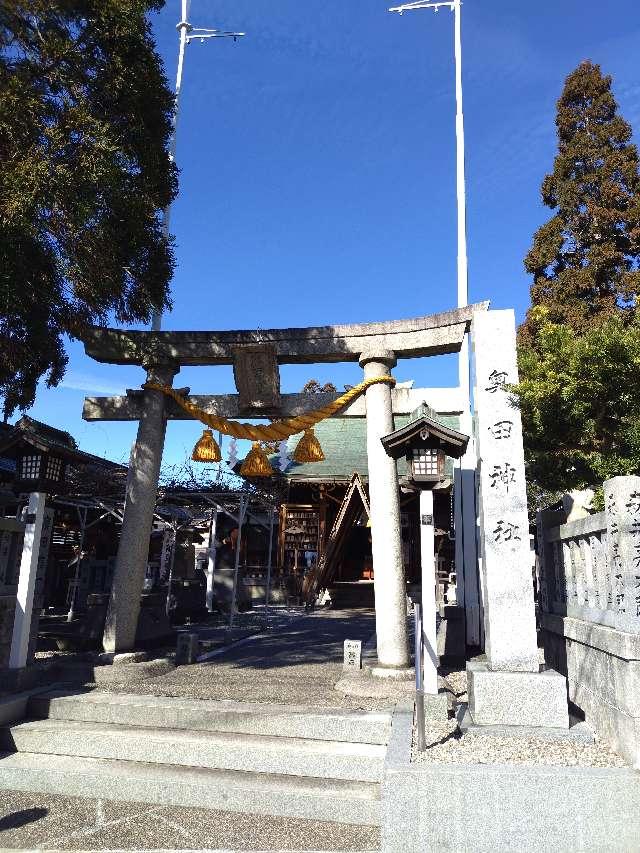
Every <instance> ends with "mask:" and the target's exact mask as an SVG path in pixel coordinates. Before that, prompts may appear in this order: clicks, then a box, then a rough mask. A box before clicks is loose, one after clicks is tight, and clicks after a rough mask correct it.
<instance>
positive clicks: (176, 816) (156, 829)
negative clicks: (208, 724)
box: [0, 791, 380, 851]
mask: <svg viewBox="0 0 640 853" xmlns="http://www.w3.org/2000/svg"><path fill="white" fill-rule="evenodd" d="M0 849H1V850H16V849H17V850H252V851H254V850H263V851H267V850H269V851H275V850H305V851H310V850H323V851H325V850H326V851H329V850H332V851H342V850H345V851H346V850H360V851H363V850H366V851H377V850H379V849H380V831H379V830H378V829H377V828H375V827H367V826H346V825H344V824H339V823H319V822H315V821H310V820H294V819H293V818H283V817H280V818H277V817H263V816H260V815H249V814H233V813H231V812H219V811H208V810H205V809H180V808H169V807H166V806H148V805H143V804H140V803H115V802H109V801H108V800H85V799H80V798H79V797H52V796H49V795H47V794H33V793H20V792H17V791H2V798H1V801H0Z"/></svg>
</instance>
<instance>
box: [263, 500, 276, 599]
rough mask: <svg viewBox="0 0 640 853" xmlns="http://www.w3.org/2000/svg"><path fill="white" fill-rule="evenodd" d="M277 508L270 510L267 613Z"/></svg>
mask: <svg viewBox="0 0 640 853" xmlns="http://www.w3.org/2000/svg"><path fill="white" fill-rule="evenodd" d="M274 514H275V510H274V508H273V507H271V508H270V510H269V516H270V521H269V556H268V558H267V592H266V594H265V598H264V604H265V608H266V610H267V613H268V612H269V595H270V593H271V554H272V552H273V518H274Z"/></svg>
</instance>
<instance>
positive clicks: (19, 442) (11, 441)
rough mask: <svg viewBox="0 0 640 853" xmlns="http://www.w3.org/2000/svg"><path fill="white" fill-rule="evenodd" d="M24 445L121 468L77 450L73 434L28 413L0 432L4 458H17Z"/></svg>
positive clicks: (92, 463) (67, 458)
mask: <svg viewBox="0 0 640 853" xmlns="http://www.w3.org/2000/svg"><path fill="white" fill-rule="evenodd" d="M25 445H27V446H30V447H33V448H34V449H35V450H38V451H40V452H41V453H53V454H54V455H56V456H61V457H63V458H64V459H66V460H67V461H68V462H76V463H79V464H85V465H101V466H103V467H114V468H119V469H121V468H122V466H121V465H118V464H117V463H116V462H111V461H110V460H108V459H103V458H102V457H100V456H94V455H93V454H92V453H85V452H84V451H82V450H78V448H77V445H76V442H75V440H74V438H73V436H72V435H71V434H70V433H68V432H64V431H63V430H60V429H56V428H55V427H52V426H49V424H44V423H42V422H41V421H37V420H35V419H34V418H30V417H28V416H27V415H23V416H22V417H21V418H20V420H18V421H16V423H15V424H14V425H13V426H12V427H10V428H8V429H4V430H2V432H0V458H2V459H3V460H13V459H16V457H17V456H18V455H19V454H20V453H21V450H22V449H23V448H24V446H25Z"/></svg>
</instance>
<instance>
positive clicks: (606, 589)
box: [537, 477, 640, 634]
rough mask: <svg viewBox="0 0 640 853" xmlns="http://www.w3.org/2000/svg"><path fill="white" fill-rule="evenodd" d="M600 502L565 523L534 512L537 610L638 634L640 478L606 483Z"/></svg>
mask: <svg viewBox="0 0 640 853" xmlns="http://www.w3.org/2000/svg"><path fill="white" fill-rule="evenodd" d="M605 504H606V509H605V511H604V512H600V513H597V514H595V515H590V516H586V517H585V518H579V519H576V520H575V521H569V522H565V523H558V522H559V521H561V519H559V518H558V513H553V512H551V511H549V510H547V511H543V512H540V513H538V519H537V538H538V585H539V605H540V609H541V611H542V612H543V613H549V614H555V615H558V616H569V617H572V618H574V619H581V620H584V621H586V622H593V623H595V624H597V625H605V626H606V627H609V628H617V629H619V630H621V631H626V632H631V633H636V634H640V477H614V478H612V479H611V480H607V482H606V483H605Z"/></svg>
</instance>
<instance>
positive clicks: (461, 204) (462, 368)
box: [389, 0, 469, 399]
mask: <svg viewBox="0 0 640 853" xmlns="http://www.w3.org/2000/svg"><path fill="white" fill-rule="evenodd" d="M461 6H462V2H461V0H445V2H440V0H437V2H429V0H418V2H415V3H404V4H403V5H401V6H392V7H391V8H390V9H389V11H390V12H397V13H398V14H399V15H404V13H405V12H413V11H417V10H418V9H433V11H434V12H438V11H439V10H440V8H442V7H444V8H446V9H451V11H452V12H453V13H454V55H455V66H456V72H455V75H456V151H457V157H456V163H457V166H456V195H457V201H458V307H459V308H462V307H464V306H465V305H468V304H469V288H468V269H467V267H468V265H467V201H466V190H465V169H464V115H463V112H462V34H461V20H460V12H461ZM458 373H459V381H460V387H461V389H462V391H463V392H464V393H465V395H466V399H469V342H468V340H467V337H466V336H465V338H464V341H463V342H462V347H461V349H460V358H459V361H458Z"/></svg>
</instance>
